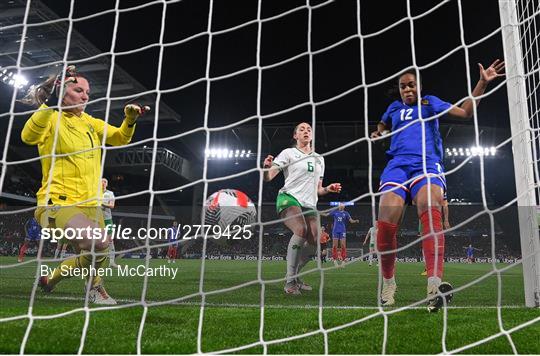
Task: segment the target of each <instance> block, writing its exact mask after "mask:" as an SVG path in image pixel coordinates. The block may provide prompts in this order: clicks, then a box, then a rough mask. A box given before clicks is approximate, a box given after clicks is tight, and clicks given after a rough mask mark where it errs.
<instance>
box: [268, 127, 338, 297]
mask: <svg viewBox="0 0 540 356" xmlns="http://www.w3.org/2000/svg"><path fill="white" fill-rule="evenodd" d="M293 138H294V140H295V141H296V144H295V146H294V147H292V148H286V149H284V150H283V151H282V152H281V153H280V154H279V155H278V156H277V157H276V159H274V157H273V156H270V155H269V156H267V157H266V159H265V160H264V163H263V166H264V168H266V170H265V171H264V180H265V181H266V182H269V181H271V180H272V179H274V177H275V176H277V175H278V174H279V172H283V175H284V176H285V185H284V186H283V188H281V189H280V191H279V194H278V196H277V200H276V209H277V213H278V215H279V216H280V218H282V219H284V223H285V225H286V226H287V227H288V228H289V230H291V232H292V233H293V235H292V237H291V240H290V242H289V246H288V248H287V275H286V278H287V282H286V284H285V288H284V289H285V293H287V294H294V295H298V294H300V290H311V289H312V288H311V286H309V285H307V284H305V283H303V282H302V281H300V280H299V279H298V277H297V275H298V273H299V272H300V270H301V269H302V268H303V267H304V266H305V265H306V264H307V262H308V261H309V258H310V256H311V255H314V254H316V251H317V243H318V240H319V222H318V219H317V201H318V196H319V195H325V194H328V193H339V192H340V191H341V184H340V183H332V184H330V185H328V186H326V187H323V184H322V183H323V176H324V158H323V157H322V156H321V155H319V154H317V153H315V152H313V149H312V148H311V141H312V138H313V136H312V130H311V126H310V125H309V124H308V123H305V122H302V123H300V124H298V125H297V126H296V127H295V129H294V133H293Z"/></svg>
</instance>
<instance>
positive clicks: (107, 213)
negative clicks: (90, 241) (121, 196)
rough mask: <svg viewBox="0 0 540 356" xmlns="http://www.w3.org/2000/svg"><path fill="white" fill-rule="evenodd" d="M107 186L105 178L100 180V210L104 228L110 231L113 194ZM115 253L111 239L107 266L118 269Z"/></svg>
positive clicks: (107, 182)
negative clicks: (101, 193) (101, 195)
mask: <svg viewBox="0 0 540 356" xmlns="http://www.w3.org/2000/svg"><path fill="white" fill-rule="evenodd" d="M108 184H109V181H108V180H107V178H103V179H102V180H101V188H102V192H103V200H102V202H101V208H102V209H103V220H105V228H106V229H107V230H108V231H111V230H112V227H113V220H112V213H111V209H114V193H113V192H111V191H110V190H107V185H108ZM114 258H115V251H114V241H113V240H112V239H111V242H110V243H109V260H110V262H109V265H110V266H111V267H118V265H117V264H116V262H115V260H114Z"/></svg>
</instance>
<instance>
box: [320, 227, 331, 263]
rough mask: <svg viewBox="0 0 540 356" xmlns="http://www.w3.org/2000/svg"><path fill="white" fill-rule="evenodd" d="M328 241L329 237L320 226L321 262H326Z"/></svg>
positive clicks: (324, 228)
mask: <svg viewBox="0 0 540 356" xmlns="http://www.w3.org/2000/svg"><path fill="white" fill-rule="evenodd" d="M328 241H330V235H328V233H327V232H326V227H325V226H321V262H326V256H327V254H328V251H327V248H328Z"/></svg>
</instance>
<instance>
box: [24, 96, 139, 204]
mask: <svg viewBox="0 0 540 356" xmlns="http://www.w3.org/2000/svg"><path fill="white" fill-rule="evenodd" d="M39 109H40V110H39V111H37V112H35V113H34V114H33V115H32V116H31V117H30V118H29V119H28V121H27V122H26V124H25V125H24V128H23V130H22V132H21V139H22V141H23V142H24V143H26V144H28V145H37V146H38V151H39V155H40V157H41V170H42V174H43V179H42V181H41V188H40V189H39V191H38V192H37V201H38V206H47V205H60V206H64V205H77V206H98V205H101V195H102V192H101V180H100V178H101V144H102V140H103V135H104V134H105V127H107V130H106V131H107V133H106V134H107V138H106V140H105V142H106V143H107V144H109V145H113V146H121V145H125V144H127V143H129V142H130V141H131V138H132V137H133V133H134V131H135V125H134V124H133V125H130V124H129V123H128V121H127V120H125V119H124V121H123V122H122V125H121V126H120V127H115V126H112V125H109V124H107V123H105V121H103V120H101V119H96V118H94V117H92V116H90V115H88V114H87V113H82V114H81V116H77V115H75V114H72V113H68V112H62V114H61V115H60V116H59V112H58V111H56V110H52V109H48V107H47V106H46V105H41V106H40V108H39ZM57 127H58V138H57V143H56V149H55V152H54V154H55V159H54V165H53V169H52V171H51V164H53V157H52V156H51V154H52V153H53V152H52V149H53V144H54V137H55V131H56V129H57ZM49 174H52V178H51V182H50V189H49V194H48V196H47V185H48V184H47V183H48V181H49Z"/></svg>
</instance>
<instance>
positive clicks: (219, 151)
mask: <svg viewBox="0 0 540 356" xmlns="http://www.w3.org/2000/svg"><path fill="white" fill-rule="evenodd" d="M204 155H205V157H206V159H209V160H212V159H220V160H223V159H236V160H237V159H238V158H240V159H248V158H251V157H253V155H252V154H251V150H241V149H238V148H237V149H229V148H209V149H206V150H204Z"/></svg>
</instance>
